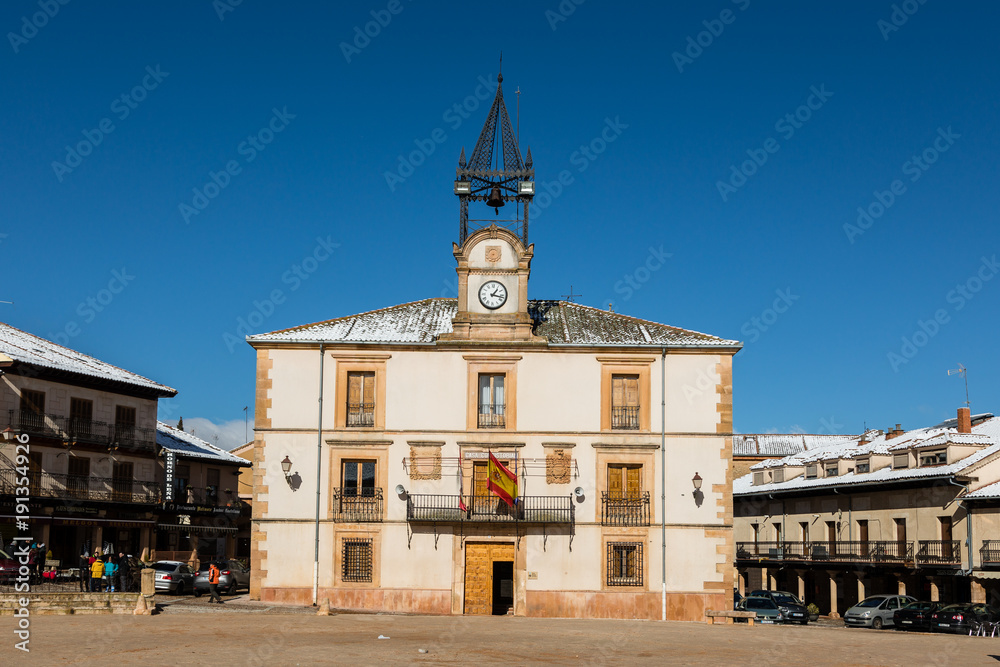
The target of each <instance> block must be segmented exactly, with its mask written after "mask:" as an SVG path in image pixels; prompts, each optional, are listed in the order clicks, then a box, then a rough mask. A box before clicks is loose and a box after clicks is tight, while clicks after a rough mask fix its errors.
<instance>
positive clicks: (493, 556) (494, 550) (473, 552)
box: [465, 542, 514, 616]
mask: <svg viewBox="0 0 1000 667" xmlns="http://www.w3.org/2000/svg"><path fill="white" fill-rule="evenodd" d="M494 561H509V562H511V563H513V562H514V545H513V544H510V543H508V544H493V543H481V542H469V543H467V544H466V545H465V613H466V614H477V615H482V616H489V615H490V614H492V613H493V563H494Z"/></svg>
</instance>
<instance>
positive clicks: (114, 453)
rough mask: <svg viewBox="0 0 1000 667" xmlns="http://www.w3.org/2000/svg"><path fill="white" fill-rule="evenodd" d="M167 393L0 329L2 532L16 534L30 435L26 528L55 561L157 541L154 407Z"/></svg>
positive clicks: (45, 343) (145, 381) (27, 336)
mask: <svg viewBox="0 0 1000 667" xmlns="http://www.w3.org/2000/svg"><path fill="white" fill-rule="evenodd" d="M176 393H177V392H176V391H175V390H174V389H171V388H170V387H167V386H165V385H162V384H160V383H158V382H154V381H153V380H150V379H148V378H145V377H142V376H141V375H138V374H136V373H133V372H131V371H127V370H124V369H122V368H118V367H117V366H113V365H111V364H109V363H106V362H104V361H101V360H99V359H95V358H94V357H90V356H88V355H85V354H82V353H80V352H76V351H74V350H70V349H68V348H65V347H63V346H61V345H57V344H55V343H52V342H50V341H47V340H45V339H43V338H39V337H38V336H34V335H32V334H29V333H27V332H24V331H21V330H19V329H16V328H14V327H12V326H10V325H8V324H3V323H0V415H2V418H3V419H4V420H5V422H6V424H5V428H4V433H5V439H4V440H3V441H0V535H2V538H3V542H4V543H7V542H9V541H10V539H11V538H12V537H13V536H14V535H16V534H17V532H16V527H15V523H14V521H15V513H14V500H15V489H16V480H15V476H16V474H17V473H16V470H15V468H16V466H15V462H16V460H17V454H18V453H22V454H23V453H24V450H21V452H17V451H16V450H15V448H16V445H17V444H18V443H17V442H15V441H14V440H13V439H7V438H8V436H14V435H27V436H28V438H29V441H28V447H29V450H30V451H29V453H28V475H27V476H28V479H29V491H30V501H29V507H30V519H29V522H30V531H31V535H32V537H34V538H35V539H37V540H39V541H41V542H44V543H46V545H47V546H48V548H49V549H51V550H52V553H53V556H54V557H55V559H56V560H58V561H60V562H61V563H63V564H66V563H72V564H74V565H75V563H76V558H77V556H79V554H80V550H81V548H86V549H89V550H93V549H97V548H103V549H107V548H113V549H114V550H116V551H125V552H127V553H134V554H139V553H140V552H141V551H142V549H143V548H147V547H149V548H151V547H153V545H154V534H155V530H156V516H157V510H158V509H159V504H160V495H161V483H160V479H159V475H158V467H159V460H158V459H157V456H156V447H157V445H156V408H157V401H158V399H160V398H167V397H171V396H174V395H175V394H176Z"/></svg>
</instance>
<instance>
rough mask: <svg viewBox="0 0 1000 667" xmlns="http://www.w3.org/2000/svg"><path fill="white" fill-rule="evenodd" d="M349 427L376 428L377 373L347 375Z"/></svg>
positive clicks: (364, 372)
mask: <svg viewBox="0 0 1000 667" xmlns="http://www.w3.org/2000/svg"><path fill="white" fill-rule="evenodd" d="M347 425H348V426H350V427H359V428H374V427H375V371H357V372H348V373H347Z"/></svg>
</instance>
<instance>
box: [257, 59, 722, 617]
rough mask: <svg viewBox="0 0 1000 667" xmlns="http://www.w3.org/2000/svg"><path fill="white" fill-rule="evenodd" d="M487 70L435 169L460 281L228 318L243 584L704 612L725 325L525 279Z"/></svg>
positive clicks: (260, 588) (718, 573)
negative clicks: (239, 356)
mask: <svg viewBox="0 0 1000 667" xmlns="http://www.w3.org/2000/svg"><path fill="white" fill-rule="evenodd" d="M499 82H502V77H498V86H497V91H496V96H495V99H494V101H493V105H492V108H491V109H490V112H489V116H488V118H487V120H486V124H485V126H484V127H483V130H482V133H481V134H480V136H479V139H478V141H477V143H476V145H475V148H474V150H473V152H472V154H471V157H470V159H469V160H468V161H466V159H465V151H464V149H463V151H462V156H461V157H460V159H459V164H458V169H457V178H456V180H455V181H454V184H453V187H454V193H455V194H456V196H457V197H458V201H459V229H458V242H457V243H454V244H453V247H452V255H453V257H454V261H455V262H456V271H457V274H458V298H457V299H455V298H431V299H425V300H423V301H417V302H413V303H404V304H401V305H395V306H391V307H387V308H382V309H378V310H372V311H369V312H366V313H362V314H359V315H351V316H346V317H337V318H335V319H330V320H326V321H321V322H317V323H315V324H307V325H303V326H298V327H294V328H291V329H286V330H283V331H275V332H271V333H265V334H258V335H253V336H249V337H248V338H247V340H248V342H249V344H250V345H251V346H252V347H253V348H254V349H255V350H256V353H257V376H256V404H255V405H256V409H255V415H256V418H255V438H254V442H253V456H252V459H253V475H254V483H253V516H254V518H253V527H252V537H251V561H252V577H253V578H252V583H251V596H252V597H253V598H255V599H262V600H270V601H276V602H293V603H302V604H308V603H310V602H312V603H317V602H318V603H323V601H324V600H329V602H330V605H331V606H332V607H335V608H346V609H364V610H371V611H402V612H415V613H429V614H514V615H517V616H543V617H583V618H646V619H661V618H663V619H670V620H691V621H703V620H704V619H705V612H706V610H709V609H726V608H731V605H732V595H733V593H732V591H733V585H734V567H733V555H734V552H735V549H734V546H735V545H734V543H733V528H732V524H733V498H732V473H731V466H732V430H733V424H732V399H733V394H732V359H733V355H734V354H736V353H737V352H738V351H739V349H740V347H741V344H740V343H739V342H737V341H734V340H726V339H723V338H719V337H716V336H711V335H707V334H703V333H698V332H695V331H689V330H686V329H681V328H678V327H674V326H668V325H664V324H658V323H656V322H650V321H646V320H641V319H637V318H634V317H629V316H627V315H625V314H621V313H615V312H611V311H609V310H601V309H597V308H592V307H588V306H584V305H581V304H579V303H573V302H571V301H559V300H539V299H534V298H530V295H529V289H528V282H529V277H530V273H531V264H532V261H533V259H534V254H535V247H534V245H533V244H531V243H529V240H528V231H529V211H530V208H531V202H532V198H533V195H534V170H533V165H532V158H531V150H530V149H528V151H527V153H526V154H525V156H524V159H522V155H521V152H520V148H519V146H518V145H517V141H516V138H515V135H514V133H513V131H512V128H511V123H510V120H509V118H508V115H507V109H506V107H505V104H504V101H503V89H502V85H499ZM496 165H502V168H499V167H498V166H496ZM539 250H540V261H544V255H545V252H544V249H539ZM442 259H444V257H442ZM706 368H707V369H709V374H710V375H711V376H712V377H713V378H714V379H715V384H714V386H710V387H708V388H707V390H704V391H700V392H690V391H685V388H686V387H687V388H688V389H689V388H690V387H692V386H703V384H704V382H703V379H702V381H701V385H698V383H699V377H702V378H703V376H704V374H705V369H706ZM491 457H492V458H493V459H495V460H496V461H497V462H498V464H499V465H500V466H501V467H502V468H504V469H505V470H506V471H508V472H509V474H510V475H511V476H516V479H517V487H518V488H517V498H516V502H515V503H514V504H513V505H509V504H508V503H506V502H504V500H502V499H501V498H500V497H499V496H498V495H497V494H495V493H492V492H491V491H490V481H489V479H488V476H489V475H490V473H491V472H492V471H495V470H496V469H497V468H495V467H493V465H492V464H490V462H489V461H490V458H491Z"/></svg>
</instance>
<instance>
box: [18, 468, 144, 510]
mask: <svg viewBox="0 0 1000 667" xmlns="http://www.w3.org/2000/svg"><path fill="white" fill-rule="evenodd" d="M17 478H18V475H17V474H16V471H14V470H0V495H14V494H15V489H16V488H17V485H16V481H17ZM28 490H29V492H30V494H31V496H30V497H31V499H36V498H58V499H65V500H96V501H105V502H116V503H137V504H149V505H152V504H155V503H158V502H159V500H160V485H159V484H158V483H157V482H143V481H140V480H134V479H115V478H112V477H92V476H90V475H59V474H54V473H48V472H36V473H29V474H28ZM19 498H24V496H19Z"/></svg>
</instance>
